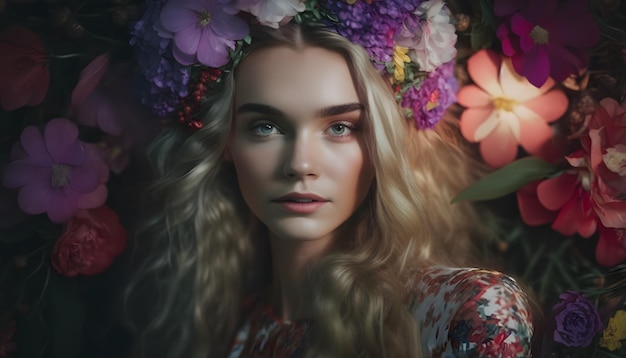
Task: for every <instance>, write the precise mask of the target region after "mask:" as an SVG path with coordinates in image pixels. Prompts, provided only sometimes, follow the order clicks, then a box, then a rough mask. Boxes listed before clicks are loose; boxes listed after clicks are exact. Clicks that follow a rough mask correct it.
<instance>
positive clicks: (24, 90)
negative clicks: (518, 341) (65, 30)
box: [0, 26, 50, 111]
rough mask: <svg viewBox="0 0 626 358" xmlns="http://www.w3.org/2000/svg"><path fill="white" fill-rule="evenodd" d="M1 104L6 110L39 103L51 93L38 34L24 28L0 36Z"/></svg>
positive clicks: (12, 28) (46, 65)
mask: <svg viewBox="0 0 626 358" xmlns="http://www.w3.org/2000/svg"><path fill="white" fill-rule="evenodd" d="M0 53H1V54H2V55H1V56H0V104H1V105H2V108H3V109H4V110H5V111H12V110H15V109H18V108H20V107H24V106H36V105H38V104H40V103H41V102H42V101H43V99H44V98H45V97H46V94H47V93H48V86H49V84H50V72H49V70H48V55H47V53H46V51H45V50H44V48H43V44H42V43H41V40H39V37H37V35H36V34H35V33H34V32H32V31H30V30H29V29H27V28H25V27H22V26H11V27H9V28H8V29H6V30H4V31H3V32H2V33H0Z"/></svg>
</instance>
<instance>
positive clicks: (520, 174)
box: [452, 157, 560, 203]
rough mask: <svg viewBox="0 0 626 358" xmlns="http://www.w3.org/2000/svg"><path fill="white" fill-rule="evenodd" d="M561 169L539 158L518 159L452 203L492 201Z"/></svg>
mask: <svg viewBox="0 0 626 358" xmlns="http://www.w3.org/2000/svg"><path fill="white" fill-rule="evenodd" d="M559 170H560V168H558V167H557V166H555V165H553V164H550V163H548V162H546V161H544V160H541V159H539V158H537V157H525V158H522V159H518V160H516V161H514V162H513V163H511V164H508V165H507V166H505V167H502V168H500V169H498V170H496V171H494V172H492V173H490V174H489V175H487V176H486V177H484V178H482V179H480V180H479V181H477V182H476V183H474V184H472V185H471V186H470V187H469V188H467V189H465V190H463V191H462V192H461V193H459V194H458V195H457V196H456V197H454V199H452V203H456V202H458V201H462V200H472V201H476V200H491V199H495V198H499V197H502V196H505V195H507V194H510V193H513V192H515V191H517V189H519V188H521V187H523V186H524V185H526V184H528V183H530V182H531V181H533V180H538V179H543V178H547V177H549V176H552V175H554V174H556V173H558V172H559Z"/></svg>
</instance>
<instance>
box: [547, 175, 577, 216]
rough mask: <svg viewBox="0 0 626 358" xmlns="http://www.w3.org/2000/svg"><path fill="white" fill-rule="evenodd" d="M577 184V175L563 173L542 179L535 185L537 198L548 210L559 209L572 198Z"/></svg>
mask: <svg viewBox="0 0 626 358" xmlns="http://www.w3.org/2000/svg"><path fill="white" fill-rule="evenodd" d="M577 185H578V176H577V175H575V174H570V173H564V174H561V175H559V176H557V177H554V178H549V179H546V180H544V181H542V182H541V183H540V184H539V185H538V186H537V198H538V199H539V202H540V203H541V205H543V206H544V207H545V208H546V209H548V210H553V211H556V210H559V209H560V208H561V207H563V205H565V203H566V202H567V201H568V200H570V199H571V198H572V196H573V195H574V192H575V191H576V187H577Z"/></svg>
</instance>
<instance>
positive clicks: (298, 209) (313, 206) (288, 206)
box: [272, 193, 329, 214]
mask: <svg viewBox="0 0 626 358" xmlns="http://www.w3.org/2000/svg"><path fill="white" fill-rule="evenodd" d="M295 199H300V200H302V199H309V200H313V201H310V202H298V201H295ZM272 201H273V202H275V203H276V204H278V205H279V206H280V207H281V208H283V209H284V210H286V211H289V212H291V213H295V214H311V213H314V212H315V211H317V210H318V209H319V208H320V207H322V206H324V204H326V203H327V202H328V201H329V200H328V199H324V198H322V197H321V196H319V195H315V194H310V193H289V194H287V195H283V196H281V197H279V198H276V199H274V200H272Z"/></svg>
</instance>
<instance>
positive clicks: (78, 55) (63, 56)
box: [50, 53, 82, 59]
mask: <svg viewBox="0 0 626 358" xmlns="http://www.w3.org/2000/svg"><path fill="white" fill-rule="evenodd" d="M81 56H82V54H80V53H68V54H67V55H54V54H50V57H51V58H57V59H65V58H75V57H81Z"/></svg>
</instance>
